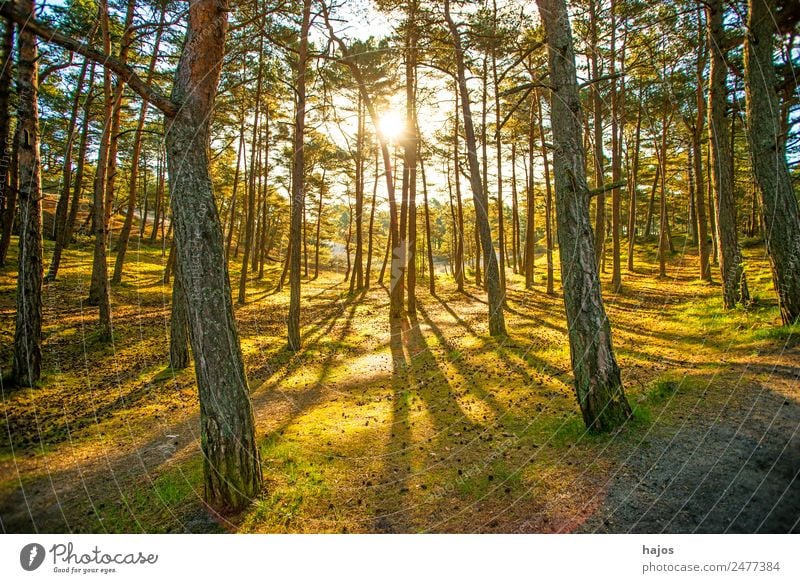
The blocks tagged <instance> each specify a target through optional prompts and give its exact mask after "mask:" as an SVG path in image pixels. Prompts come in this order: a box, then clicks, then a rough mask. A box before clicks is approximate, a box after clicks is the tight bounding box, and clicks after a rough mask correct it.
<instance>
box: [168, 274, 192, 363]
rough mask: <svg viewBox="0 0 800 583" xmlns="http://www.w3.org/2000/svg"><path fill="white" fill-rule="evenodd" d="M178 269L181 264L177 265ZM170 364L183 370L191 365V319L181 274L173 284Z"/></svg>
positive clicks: (170, 322)
mask: <svg viewBox="0 0 800 583" xmlns="http://www.w3.org/2000/svg"><path fill="white" fill-rule="evenodd" d="M176 267H177V268H178V269H180V266H178V265H176ZM169 366H170V368H172V370H183V369H185V368H186V367H188V366H189V319H188V317H187V310H186V292H185V291H184V289H183V284H182V283H181V277H180V275H178V274H176V277H175V283H173V284H172V313H171V316H170V320H169Z"/></svg>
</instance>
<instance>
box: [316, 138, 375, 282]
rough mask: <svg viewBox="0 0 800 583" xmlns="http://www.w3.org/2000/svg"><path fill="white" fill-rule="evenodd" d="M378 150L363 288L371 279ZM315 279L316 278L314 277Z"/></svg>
mask: <svg viewBox="0 0 800 583" xmlns="http://www.w3.org/2000/svg"><path fill="white" fill-rule="evenodd" d="M379 171H380V170H379V168H378V150H377V149H376V150H375V179H374V180H373V182H372V205H371V206H370V209H369V230H368V231H367V268H366V270H365V271H366V272H365V274H364V287H365V288H369V284H370V280H371V277H372V248H373V244H374V239H375V233H374V228H375V202H376V200H377V198H378V173H379ZM321 205H322V194H321V193H320V215H321V213H322V206H321ZM317 250H319V230H317ZM315 277H316V276H315Z"/></svg>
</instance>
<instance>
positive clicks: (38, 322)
mask: <svg viewBox="0 0 800 583" xmlns="http://www.w3.org/2000/svg"><path fill="white" fill-rule="evenodd" d="M22 9H23V10H25V11H26V12H27V13H28V14H31V15H32V14H33V13H34V2H33V0H27V1H26V2H25V3H24V4H23V5H22ZM18 49H19V53H18V54H19V58H18V67H17V91H18V95H19V104H18V109H17V123H18V125H19V128H20V129H19V132H18V140H19V145H18V147H19V154H18V157H19V158H18V163H19V221H20V225H19V273H18V276H17V314H16V327H15V329H14V358H13V364H12V367H13V368H12V373H11V374H12V378H13V380H14V382H15V383H16V384H18V385H23V386H28V387H32V386H34V384H35V383H37V382H38V381H39V379H40V377H41V373H42V269H43V264H42V202H41V176H40V160H39V107H38V104H37V96H38V90H39V76H38V65H37V60H38V55H37V50H36V37H35V36H34V35H33V33H31V32H27V31H26V30H24V29H23V30H22V31H21V32H20V34H19V44H18Z"/></svg>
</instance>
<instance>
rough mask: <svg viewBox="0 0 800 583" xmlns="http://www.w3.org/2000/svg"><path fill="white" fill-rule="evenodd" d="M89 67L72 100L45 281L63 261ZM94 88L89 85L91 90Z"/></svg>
mask: <svg viewBox="0 0 800 583" xmlns="http://www.w3.org/2000/svg"><path fill="white" fill-rule="evenodd" d="M88 69H89V60H88V59H84V61H83V65H82V66H81V72H80V74H79V75H78V84H77V86H76V87H75V97H74V99H73V101H72V111H71V112H70V117H69V125H68V129H67V143H66V145H65V146H64V166H63V168H62V173H61V193H60V195H59V197H58V203H57V204H56V215H55V221H54V223H55V237H54V239H55V244H54V245H53V255H52V257H51V258H50V267H49V268H48V269H47V275H46V276H45V281H55V279H56V275H57V274H58V267H59V264H60V263H61V252H62V251H63V249H64V236H65V234H66V231H67V219H68V213H69V197H70V193H71V188H70V187H71V186H72V151H73V146H74V145H75V133H76V131H77V125H78V112H79V110H80V103H81V95H82V92H83V85H84V82H85V81H86V73H87V71H88ZM91 90H92V88H91V87H89V91H91Z"/></svg>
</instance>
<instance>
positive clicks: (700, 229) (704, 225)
mask: <svg viewBox="0 0 800 583" xmlns="http://www.w3.org/2000/svg"><path fill="white" fill-rule="evenodd" d="M704 39H705V31H704V25H703V11H702V9H698V11H697V47H698V49H697V68H696V74H695V79H696V82H697V91H696V102H697V120H696V121H695V125H694V128H693V131H692V149H693V150H694V152H693V155H694V184H695V189H696V196H695V210H696V211H697V241H698V243H697V245H698V255H699V257H700V279H702V280H703V281H711V266H710V265H709V257H708V250H709V245H708V220H707V218H706V204H705V180H704V178H703V148H702V145H701V139H702V135H703V129H704V126H705V116H706V105H705V104H706V100H705V97H706V96H705V88H704V87H705V83H704V81H705V75H706V72H705V67H706V59H707V52H706V50H705V47H706V43H705V42H704ZM709 210H711V209H709ZM711 221H712V227H713V221H714V216H713V212H712V213H711ZM713 230H714V229H713V228H712V231H713Z"/></svg>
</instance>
